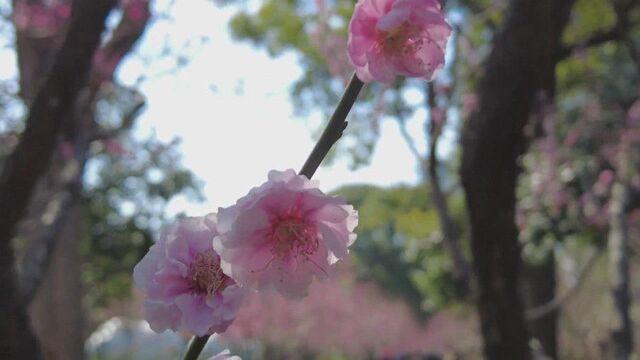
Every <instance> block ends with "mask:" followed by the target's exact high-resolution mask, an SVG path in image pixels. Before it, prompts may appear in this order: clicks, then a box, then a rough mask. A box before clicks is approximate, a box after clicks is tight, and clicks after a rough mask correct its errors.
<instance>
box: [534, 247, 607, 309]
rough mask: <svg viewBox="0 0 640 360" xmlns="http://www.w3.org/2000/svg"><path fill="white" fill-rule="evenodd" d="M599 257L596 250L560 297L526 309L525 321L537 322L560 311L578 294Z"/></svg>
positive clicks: (600, 252)
mask: <svg viewBox="0 0 640 360" xmlns="http://www.w3.org/2000/svg"><path fill="white" fill-rule="evenodd" d="M600 255H602V251H601V250H598V251H596V252H594V253H593V254H592V255H591V256H590V257H589V259H588V260H587V263H586V264H585V265H584V267H583V268H582V270H581V271H580V274H579V275H578V279H577V280H576V282H575V284H573V286H571V287H570V288H569V289H567V290H566V291H565V292H564V293H563V294H562V295H560V296H558V297H556V298H554V299H552V300H551V301H549V302H547V303H546V304H543V305H540V306H537V307H535V308H532V309H528V310H527V312H526V317H527V320H538V319H540V318H543V317H545V316H547V315H549V314H551V313H553V312H555V311H556V310H558V309H560V308H561V307H562V306H564V305H565V304H567V303H568V302H569V300H571V298H573V296H574V295H576V294H577V293H578V290H580V287H582V285H583V284H584V283H585V281H586V280H587V279H588V278H589V274H591V271H592V270H593V268H594V266H595V264H596V263H597V260H598V259H599V258H600Z"/></svg>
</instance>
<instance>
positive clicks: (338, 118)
mask: <svg viewBox="0 0 640 360" xmlns="http://www.w3.org/2000/svg"><path fill="white" fill-rule="evenodd" d="M363 85H364V83H363V82H362V81H361V80H360V79H358V77H357V76H356V74H355V73H354V74H353V75H352V76H351V80H349V84H348V85H347V89H346V90H345V92H344V94H343V95H342V99H340V102H339V103H338V106H337V107H336V110H335V111H334V113H333V115H332V116H331V119H330V120H329V123H328V124H327V127H326V128H325V129H324V132H323V133H322V136H320V139H319V140H318V142H317V143H316V146H315V147H314V148H313V151H311V154H309V157H308V158H307V161H305V163H304V165H303V166H302V169H301V170H300V174H301V175H304V176H306V177H307V178H309V179H311V177H312V176H313V174H314V173H315V172H316V170H318V166H320V163H321V162H322V160H324V158H325V157H326V156H327V154H328V153H329V150H331V147H332V146H333V144H335V143H336V141H338V139H340V137H342V132H343V131H344V129H345V128H346V127H347V122H346V121H345V119H346V118H347V115H349V111H350V110H351V107H352V106H353V104H354V103H355V102H356V99H357V98H358V94H359V93H360V90H361V89H362V86H363ZM208 339H209V335H207V336H200V337H196V336H194V337H193V338H192V339H191V342H190V343H189V349H188V350H187V353H186V354H185V356H184V360H197V359H198V355H200V352H201V351H202V349H203V348H204V345H205V344H206V343H207V340H208Z"/></svg>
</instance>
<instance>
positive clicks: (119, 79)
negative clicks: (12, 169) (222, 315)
mask: <svg viewBox="0 0 640 360" xmlns="http://www.w3.org/2000/svg"><path fill="white" fill-rule="evenodd" d="M77 3H82V1H77V2H76V1H71V0H12V1H9V0H0V165H2V166H5V167H6V164H7V163H8V161H7V159H8V158H9V156H10V154H11V153H12V152H13V151H14V150H15V149H16V147H17V145H18V143H19V142H20V138H21V134H22V133H23V131H24V129H25V128H26V126H27V124H26V122H27V118H28V115H29V114H30V113H31V114H33V113H35V112H36V110H37V106H39V105H38V104H39V102H38V101H37V97H38V96H39V92H42V89H44V87H42V88H41V87H40V84H43V83H45V81H46V80H47V79H48V76H49V72H50V70H51V69H52V66H53V67H55V64H57V62H58V61H61V60H60V59H63V60H64V58H63V57H61V56H60V54H61V53H62V52H63V51H64V46H62V45H61V44H63V40H64V38H65V34H67V33H68V32H69V33H70V32H71V31H77V30H78V29H76V28H74V27H73V24H72V19H73V16H72V12H73V11H75V10H72V8H73V9H76V7H77V8H78V9H80V8H81V6H78V5H77ZM96 3H98V2H96ZM86 4H91V3H90V2H85V8H90V7H91V6H92V5H86ZM354 4H355V1H353V0H315V1H301V0H286V1H285V0H263V1H259V0H188V1H185V0H121V1H119V2H118V3H117V5H116V7H115V9H114V10H113V11H111V12H110V14H109V16H108V17H107V18H106V30H105V32H104V33H103V34H102V36H101V40H100V44H99V47H98V49H97V51H96V53H95V54H94V55H93V57H92V60H91V66H90V69H89V76H88V82H87V84H86V85H84V86H83V88H82V90H81V91H80V92H79V94H78V95H77V96H75V97H74V100H73V106H72V109H71V110H70V111H69V115H68V116H67V117H68V119H66V120H65V122H64V123H63V125H62V127H61V130H60V132H59V134H55V147H54V151H53V154H52V159H51V161H50V163H49V164H48V166H47V168H46V171H45V172H44V174H42V175H41V176H40V177H39V179H38V183H37V185H36V187H35V189H34V190H33V191H32V192H30V194H29V198H30V200H29V204H28V206H27V208H26V211H25V212H24V214H23V215H22V216H21V218H20V221H19V222H17V223H16V227H15V230H14V231H13V232H8V233H9V234H10V236H11V237H12V239H11V241H10V242H8V245H6V244H5V245H6V246H5V245H3V246H4V247H3V248H2V249H1V250H2V251H3V252H4V253H5V254H10V256H8V257H7V256H5V257H3V258H2V259H0V265H2V271H3V273H4V274H9V276H3V277H2V278H0V280H1V281H3V283H2V284H0V286H2V288H4V289H13V290H10V292H9V293H8V295H6V296H4V297H3V299H4V300H7V299H8V300H7V301H13V302H12V303H10V305H6V304H7V301H5V302H3V303H2V304H0V305H2V306H5V307H4V308H3V309H9V310H7V311H9V312H4V313H3V314H7V313H10V314H12V315H11V318H10V320H11V321H6V322H5V324H4V325H2V326H4V328H2V329H0V335H1V336H0V338H2V339H1V340H2V341H1V342H2V344H0V345H3V346H5V347H1V346H0V350H1V351H0V355H3V356H4V355H5V354H11V353H10V352H6V353H4V352H3V351H5V350H4V349H7V347H6V346H13V347H14V348H17V349H22V350H19V351H24V352H19V351H18V352H14V353H13V354H21V355H19V356H13V357H12V356H10V355H7V357H6V358H7V359H12V358H16V359H18V358H19V359H31V358H33V359H38V358H42V359H46V360H50V359H60V360H63V359H64V360H76V359H95V360H98V359H100V360H107V359H113V360H116V359H118V360H124V359H156V360H160V359H175V358H179V357H180V356H181V354H182V353H183V351H184V349H185V344H186V341H187V340H188V337H187V335H180V334H175V333H171V332H165V333H163V334H155V333H153V332H152V331H151V330H150V328H149V327H148V325H147V324H146V322H145V321H144V320H143V317H144V314H143V311H142V301H143V298H142V294H140V293H139V292H137V291H136V290H135V289H133V288H132V276H131V274H132V269H133V266H134V265H135V264H136V263H137V262H138V261H139V260H140V259H141V258H142V256H143V255H144V254H145V253H146V252H147V250H148V248H149V247H150V246H151V245H152V244H153V242H154V239H157V237H158V235H159V232H160V230H161V228H162V226H163V224H167V223H169V222H171V221H173V219H175V218H176V217H182V216H200V215H204V214H207V213H210V212H215V211H217V208H218V207H221V206H228V205H231V204H233V203H234V202H235V200H236V199H237V198H239V197H241V196H243V195H244V194H246V193H247V192H248V190H249V189H250V188H251V187H253V186H257V185H259V184H261V183H262V182H264V181H265V180H266V175H267V173H268V171H269V170H271V169H286V168H294V169H298V168H299V167H300V166H301V165H302V163H303V162H304V160H305V158H306V156H307V155H308V154H309V152H310V151H311V149H312V148H313V145H314V139H317V137H318V136H319V133H320V131H321V130H322V127H323V125H324V124H325V122H326V121H327V119H328V117H329V115H330V114H331V113H332V111H333V109H334V107H335V105H336V104H337V102H338V100H339V98H340V96H341V94H342V91H343V89H344V87H345V85H346V82H347V81H348V79H349V77H350V75H351V73H352V72H353V69H352V67H351V65H350V64H349V62H348V60H347V57H346V42H347V25H348V22H349V19H350V18H351V14H352V12H353V6H354ZM85 10H86V9H85ZM444 11H445V13H446V15H447V19H448V21H449V23H450V24H451V25H452V27H453V28H454V34H453V36H452V38H451V39H450V41H449V45H448V49H447V56H446V57H447V61H446V65H445V67H444V68H443V69H442V71H441V72H440V74H439V75H438V77H437V78H436V80H435V81H434V82H431V83H426V82H425V81H423V80H417V79H403V78H398V79H397V81H396V82H395V83H393V84H391V85H383V84H378V83H372V84H367V85H366V87H365V89H364V91H363V93H362V94H361V95H360V99H359V101H358V102H357V104H356V105H355V107H354V109H353V110H352V113H351V115H350V117H349V127H348V129H347V131H346V133H345V135H344V137H343V138H342V140H341V141H340V142H339V143H338V145H337V147H336V148H335V149H334V150H333V151H332V153H331V154H330V156H329V158H328V159H327V161H326V162H325V166H323V167H321V168H320V169H319V171H318V172H317V173H316V175H315V178H316V179H318V180H319V181H320V186H321V189H322V190H323V191H325V192H329V193H332V194H335V195H340V196H343V197H344V198H346V199H347V200H348V202H350V203H352V204H353V205H354V206H355V207H356V209H358V211H359V213H360V223H359V226H358V229H357V233H358V240H357V242H356V243H355V244H354V246H353V247H352V251H351V255H352V256H351V258H350V260H349V261H347V262H344V263H341V264H339V266H338V272H337V273H338V275H337V278H336V279H334V280H332V281H328V282H324V283H316V284H314V285H313V286H312V288H311V293H310V295H309V297H308V298H306V299H304V300H303V301H300V302H290V301H287V300H286V299H283V298H281V297H279V296H277V295H255V296H252V297H251V298H250V299H249V301H248V302H247V304H246V306H244V308H243V309H242V310H241V311H240V313H239V315H238V318H237V319H236V321H235V322H234V323H233V324H232V325H231V327H230V328H229V330H228V331H227V332H226V333H224V334H222V335H219V336H215V337H214V338H213V339H212V340H210V341H209V344H208V346H207V348H206V349H205V353H206V354H208V355H212V354H215V353H217V352H219V351H220V350H222V349H224V348H230V349H231V352H232V353H234V354H238V355H240V356H242V358H243V359H335V360H337V359H481V358H487V359H506V360H514V359H523V360H526V359H638V355H635V353H634V344H636V345H637V344H638V341H640V331H638V329H639V325H638V324H640V319H639V317H640V307H639V306H638V302H637V301H636V300H637V299H638V298H639V297H640V285H639V284H640V282H638V281H637V280H636V279H637V277H638V276H639V275H640V274H639V273H638V271H639V270H640V269H638V255H637V251H638V250H639V249H640V248H639V246H640V194H639V191H640V172H639V171H638V170H639V169H640V100H639V99H640V82H639V80H640V3H637V2H636V1H634V0H575V1H572V0H557V1H554V0H538V1H535V0H512V1H507V0H502V1H489V0H449V1H446V4H444ZM81 16H90V13H89V12H87V13H82V14H81ZM89 31H90V30H87V32H89ZM67 36H69V34H67ZM61 49H62V50H61ZM63 60H62V61H63ZM58 81H61V83H62V84H63V85H62V86H63V87H64V81H65V80H64V79H61V80H58ZM69 81H71V80H69ZM29 119H31V118H29ZM45 119H46V116H45ZM52 136H54V135H52ZM6 171H7V170H6V169H5V172H6ZM0 189H7V187H0ZM16 191H17V190H16ZM2 206H5V207H6V206H7V203H3V205H2ZM3 226H4V225H2V226H0V232H3V231H5V230H6V229H5V228H4V227H3ZM2 251H0V252H2ZM12 268H13V269H14V270H11V269H12ZM11 294H13V295H11ZM16 294H17V295H16ZM0 296H2V295H0ZM13 314H24V315H25V316H26V317H25V318H26V319H27V320H26V321H25V324H21V323H20V321H21V320H20V316H22V315H20V316H18V315H15V317H14V315H13ZM8 319H9V318H8ZM3 322H4V320H3ZM2 326H0V327H2ZM16 329H18V330H16ZM20 331H22V332H23V334H31V335H23V336H17V335H16V334H20ZM30 336H32V337H33V339H34V340H33V341H34V342H33V343H31V344H37V346H28V345H24V344H28V343H29V342H28V341H29V340H28V339H29V338H30ZM7 344H9V345H7ZM23 345H24V346H23ZM25 349H26V350H25ZM0 357H2V356H0ZM2 358H3V359H4V358H5V357H2ZM203 358H204V357H203Z"/></svg>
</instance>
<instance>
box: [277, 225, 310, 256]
mask: <svg viewBox="0 0 640 360" xmlns="http://www.w3.org/2000/svg"><path fill="white" fill-rule="evenodd" d="M271 239H272V241H273V248H272V249H271V252H272V253H273V255H274V256H276V257H278V258H287V257H289V256H295V257H303V258H308V257H309V256H310V255H313V254H314V253H315V252H316V251H317V250H318V247H319V241H318V235H317V232H316V230H315V229H314V228H313V227H312V226H309V225H307V224H305V223H304V221H302V220H300V219H297V218H288V219H283V220H280V221H278V222H277V223H276V224H275V225H274V227H273V233H272V235H271Z"/></svg>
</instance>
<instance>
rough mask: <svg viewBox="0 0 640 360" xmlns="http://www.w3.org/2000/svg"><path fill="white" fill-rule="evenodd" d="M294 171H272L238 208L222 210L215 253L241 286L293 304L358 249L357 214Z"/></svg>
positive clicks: (234, 206)
mask: <svg viewBox="0 0 640 360" xmlns="http://www.w3.org/2000/svg"><path fill="white" fill-rule="evenodd" d="M317 187H318V184H317V182H316V181H309V180H308V179H307V178H306V177H305V176H302V175H296V173H295V171H293V170H291V169H289V170H286V171H275V170H273V171H271V172H270V173H269V180H268V181H267V182H266V183H264V184H263V185H261V186H260V187H256V188H253V189H251V191H250V192H249V194H248V195H246V196H245V197H243V198H241V199H240V200H238V201H237V202H236V204H235V205H233V206H230V207H228V208H221V209H219V213H218V219H219V222H218V229H219V230H220V233H221V235H220V236H219V237H216V239H215V241H214V248H215V249H216V251H218V253H220V256H221V257H222V260H223V263H222V267H223V269H224V270H225V272H226V273H227V274H229V275H230V276H231V277H233V278H234V279H235V280H236V281H238V282H239V283H240V284H243V285H246V286H248V287H251V288H255V289H258V290H267V289H273V290H276V291H278V292H280V293H281V294H283V295H286V296H287V297H290V298H300V297H303V296H305V295H306V294H307V290H308V287H309V284H310V283H311V281H312V279H313V277H314V276H315V277H317V278H321V279H322V278H326V277H327V275H328V272H329V267H330V266H331V265H332V264H333V263H335V262H336V261H337V260H338V259H344V258H346V257H347V254H348V247H349V246H351V244H353V242H354V241H355V239H356V234H355V233H354V232H353V231H354V229H355V227H356V225H357V224H358V213H357V212H356V211H355V210H354V209H353V207H352V206H351V205H347V204H346V203H345V201H344V200H343V199H342V198H339V197H331V196H327V195H325V194H324V193H323V192H322V191H320V190H319V189H318V188H317Z"/></svg>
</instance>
